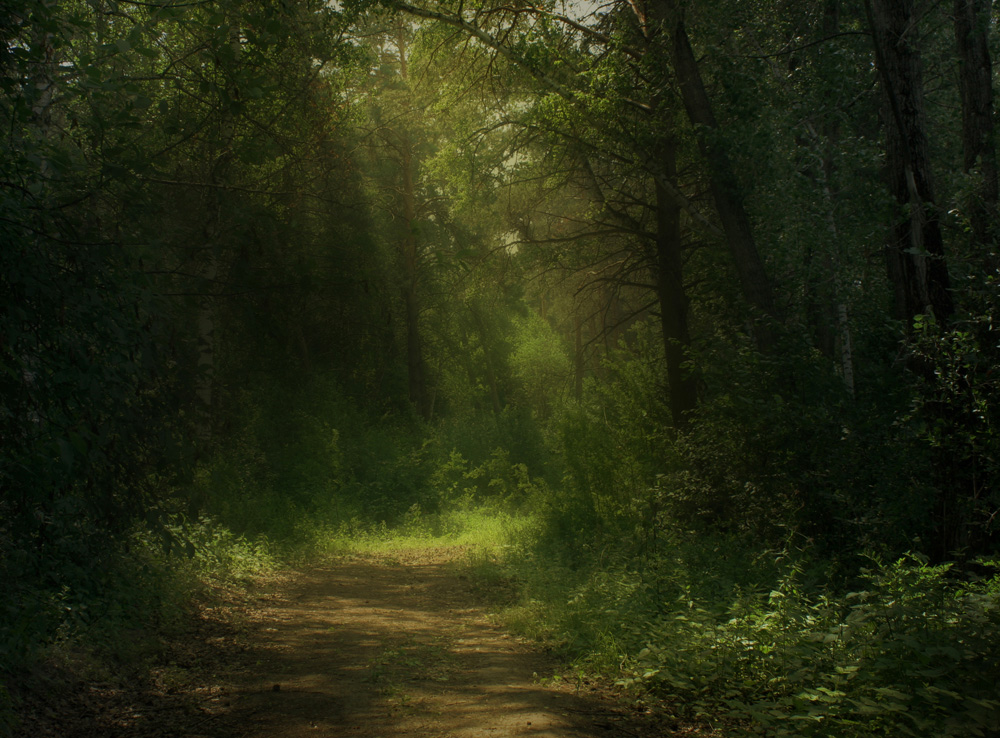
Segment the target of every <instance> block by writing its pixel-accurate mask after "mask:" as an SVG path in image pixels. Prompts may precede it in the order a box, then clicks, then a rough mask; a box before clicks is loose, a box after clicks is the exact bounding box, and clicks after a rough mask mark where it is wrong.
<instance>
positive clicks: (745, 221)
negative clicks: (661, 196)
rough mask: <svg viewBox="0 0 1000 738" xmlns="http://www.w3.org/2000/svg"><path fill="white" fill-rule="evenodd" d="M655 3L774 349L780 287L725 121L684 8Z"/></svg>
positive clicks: (764, 344) (736, 257)
mask: <svg viewBox="0 0 1000 738" xmlns="http://www.w3.org/2000/svg"><path fill="white" fill-rule="evenodd" d="M653 7H654V9H655V11H656V14H657V15H658V16H659V18H658V20H660V21H661V22H664V23H665V24H666V25H668V27H669V28H670V29H671V30H672V32H673V44H672V47H671V59H672V62H673V66H674V73H675V74H676V75H677V82H678V84H679V86H680V91H681V98H682V99H683V101H684V108H685V110H686V111H687V115H688V119H689V120H690V121H691V125H692V126H694V128H695V131H696V134H697V137H698V147H699V149H700V150H701V153H702V156H703V157H704V158H705V160H706V162H707V163H708V167H709V177H710V183H709V184H710V188H711V191H712V198H713V200H714V201H715V207H716V210H717V211H718V213H719V221H720V222H721V223H722V229H723V231H724V232H725V234H726V241H727V242H728V245H729V250H730V253H731V254H732V257H733V261H734V262H735V265H736V271H737V274H738V275H739V280H740V286H741V288H742V291H743V295H744V297H745V298H746V300H747V302H748V303H749V304H750V307H751V308H752V309H753V310H754V311H755V312H756V313H757V314H756V315H754V316H753V317H754V321H755V325H754V333H755V335H756V338H757V342H758V345H759V347H760V348H761V349H762V350H765V351H767V350H771V349H772V348H773V347H774V332H773V330H772V328H771V326H769V325H767V324H766V323H763V322H759V321H760V319H762V318H763V319H777V318H778V310H777V307H776V303H775V299H774V290H773V287H772V285H771V282H770V280H769V279H768V277H767V272H766V271H765V269H764V262H763V260H762V259H761V257H760V253H759V252H758V251H757V244H756V242H755V241H754V237H753V230H752V228H751V226H750V217H749V216H748V215H747V212H746V208H745V206H744V204H743V194H742V192H741V191H740V186H739V183H738V182H737V179H736V173H735V171H734V169H733V164H732V161H731V160H730V158H729V154H728V153H727V152H726V150H725V146H724V145H722V144H721V143H720V142H719V141H718V140H717V137H716V136H715V134H714V132H715V131H717V130H718V128H719V125H718V122H717V121H716V118H715V113H714V111H713V110H712V104H711V101H710V100H709V98H708V93H707V92H706V90H705V83H704V81H703V80H702V77H701V72H700V70H699V69H698V62H697V59H695V56H694V51H693V50H692V48H691V41H690V39H689V38H688V34H687V29H686V27H685V25H684V17H683V13H682V12H681V11H680V10H679V9H678V8H677V4H676V0H658V1H657V2H656V3H655V4H654V6H653Z"/></svg>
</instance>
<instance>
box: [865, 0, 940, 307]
mask: <svg viewBox="0 0 1000 738" xmlns="http://www.w3.org/2000/svg"><path fill="white" fill-rule="evenodd" d="M866 9H867V11H868V22H869V25H870V26H871V32H872V39H873V41H874V44H875V60H876V63H877V64H878V69H879V75H880V79H881V82H882V90H883V94H884V97H885V107H886V109H887V116H886V117H887V122H886V153H887V157H886V158H887V165H888V176H889V188H890V191H891V192H892V194H893V196H894V197H895V200H896V203H897V205H898V209H899V212H900V215H899V216H898V217H897V219H896V222H895V223H894V225H893V229H892V234H891V235H890V238H889V243H888V248H887V250H886V251H887V259H888V272H889V279H890V281H891V283H892V285H893V289H894V292H895V312H896V316H897V317H898V318H900V319H902V320H905V321H906V322H907V324H908V325H912V323H913V319H914V318H915V317H916V316H918V315H924V314H928V313H930V314H933V315H934V317H935V318H936V319H937V320H938V322H940V323H941V324H947V323H948V321H949V320H950V319H951V316H952V313H953V312H954V304H953V302H952V297H951V292H950V291H949V280H948V269H947V264H946V262H945V258H944V241H943V239H942V237H941V226H940V223H939V221H938V209H937V206H936V204H935V200H934V187H933V178H932V176H931V167H930V154H929V152H928V145H927V116H926V113H925V110H924V91H923V75H922V70H921V64H920V57H919V55H918V53H917V50H916V49H915V48H914V46H913V44H914V42H915V41H916V38H917V31H916V18H915V17H914V16H913V5H912V2H911V0H866Z"/></svg>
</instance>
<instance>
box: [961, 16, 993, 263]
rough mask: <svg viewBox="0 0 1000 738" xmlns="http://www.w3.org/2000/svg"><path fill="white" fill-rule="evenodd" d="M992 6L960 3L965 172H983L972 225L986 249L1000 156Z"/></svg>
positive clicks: (970, 215) (978, 239)
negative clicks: (991, 39)
mask: <svg viewBox="0 0 1000 738" xmlns="http://www.w3.org/2000/svg"><path fill="white" fill-rule="evenodd" d="M988 27H989V4H988V3H986V2H984V1H983V0H955V41H956V47H957V50H958V86H959V91H960V92H961V95H962V148H963V152H964V162H963V168H964V170H965V172H966V173H969V172H972V171H973V170H975V169H976V167H978V168H979V181H978V183H977V187H976V197H975V199H974V201H973V202H972V203H971V204H970V206H969V223H970V225H971V226H972V235H973V238H974V239H975V242H976V244H978V245H986V244H988V243H989V242H990V241H991V240H992V239H991V235H992V234H993V232H995V230H996V228H995V226H994V225H993V221H994V218H995V215H996V206H997V155H996V142H995V140H994V135H993V85H992V79H993V65H992V61H991V60H990V50H989V46H988V44H987V38H986V29H987V28H988Z"/></svg>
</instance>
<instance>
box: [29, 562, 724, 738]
mask: <svg viewBox="0 0 1000 738" xmlns="http://www.w3.org/2000/svg"><path fill="white" fill-rule="evenodd" d="M455 556H456V551H455V550H454V549H441V550H434V551H426V550H423V551H414V552H409V553H406V552H404V553H399V554H395V555H394V556H393V557H386V556H381V557H365V558H360V557H354V558H347V559H341V560H338V561H336V562H334V563H330V564H326V565H322V566H313V567H310V568H306V569H304V570H302V571H298V572H288V573H286V574H284V575H281V576H280V577H278V578H277V579H275V580H274V581H272V582H270V583H266V584H265V583H259V586H258V587H256V588H255V587H249V588H246V589H244V588H238V589H225V590H223V589H220V590H219V592H218V596H217V597H215V598H214V599H212V600H211V601H210V602H206V603H205V604H204V605H203V606H202V607H201V609H200V611H199V615H198V617H197V618H194V619H192V620H191V621H190V623H189V625H188V626H187V628H186V629H185V630H183V631H181V632H179V633H176V634H175V635H173V636H172V637H170V638H169V639H167V640H166V641H163V642H162V643H161V645H159V646H158V647H155V648H153V649H152V650H148V649H147V650H144V648H143V643H144V641H142V640H141V639H139V640H137V641H136V642H135V644H134V646H132V647H130V646H131V644H129V643H128V642H127V639H128V638H129V635H128V634H124V635H123V638H125V639H126V642H123V644H122V646H123V653H124V657H125V659H126V660H125V661H123V664H122V666H123V669H125V670H124V671H122V672H121V673H120V674H90V675H88V674H82V673H81V670H80V669H76V670H72V669H71V670H69V673H68V676H67V674H66V673H65V672H66V670H65V669H60V668H56V667H52V669H51V670H53V673H52V674H49V673H47V671H46V670H45V669H43V670H42V671H41V673H40V674H37V675H36V676H35V677H33V683H34V686H33V687H30V688H29V687H26V688H25V689H24V690H22V692H21V693H19V695H18V699H19V702H20V704H21V708H22V709H21V713H22V715H23V716H24V718H23V722H22V725H21V726H20V729H18V730H15V736H17V737H18V738H55V737H58V738H305V737H306V736H308V737H309V738H324V737H330V738H332V737H333V736H337V737H356V738H436V737H439V736H440V737H445V736H447V737H448V738H508V737H510V738H513V737H516V736H533V737H536V738H592V737H594V736H599V737H601V738H652V736H679V735H688V736H690V735H699V736H707V735H708V733H707V732H699V731H697V730H694V729H693V728H690V727H685V726H679V725H677V724H676V723H674V722H673V721H672V720H670V719H667V718H664V717H662V716H660V717H658V716H655V715H652V714H648V713H644V712H643V711H639V710H635V709H633V708H630V707H628V706H626V705H625V704H623V703H622V702H621V701H618V700H616V699H615V698H614V697H613V696H611V695H609V694H608V693H607V691H606V690H601V689H598V688H596V686H595V685H593V684H588V683H586V682H583V681H581V682H579V683H575V682H574V683H569V682H567V681H566V680H557V679H556V680H554V679H551V678H550V677H551V675H552V674H553V671H554V670H555V668H556V666H557V664H556V663H555V662H554V661H553V660H552V659H551V658H550V657H548V656H547V655H546V654H545V653H544V652H543V651H541V650H540V649H539V648H538V647H537V646H535V645H534V644H528V643H525V642H523V641H521V640H519V639H518V638H516V637H514V636H512V635H510V634H509V633H506V632H504V630H503V629H501V628H499V627H498V626H496V625H495V624H493V623H491V621H490V619H489V618H488V617H487V614H486V612H485V610H484V609H483V607H482V605H481V604H479V603H480V602H481V597H477V596H476V594H475V592H473V590H472V586H471V582H470V580H469V579H468V578H466V577H464V576H463V575H462V574H460V573H459V570H457V569H456V568H455V567H454V566H453V565H452V564H451V560H452V559H454V557H455ZM136 664H138V666H137V665H136ZM142 664H148V667H143V666H142Z"/></svg>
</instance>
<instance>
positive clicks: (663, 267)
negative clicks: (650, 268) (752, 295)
mask: <svg viewBox="0 0 1000 738" xmlns="http://www.w3.org/2000/svg"><path fill="white" fill-rule="evenodd" d="M662 161H663V163H664V173H665V175H666V176H667V177H668V178H670V179H672V180H676V178H677V162H676V152H675V147H674V144H673V142H669V143H668V144H667V145H666V146H665V147H664V156H663V157H662ZM656 216H657V224H656V225H657V228H656V292H657V297H658V298H659V301H660V325H661V329H662V333H663V347H664V351H665V353H666V359H667V384H668V392H669V397H670V414H671V417H672V419H673V424H674V427H675V428H683V427H685V425H687V421H688V415H689V413H690V412H691V411H692V410H694V409H695V406H696V404H697V401H698V393H697V387H696V385H695V381H694V377H693V376H692V374H691V372H690V370H689V369H688V368H685V366H684V365H685V363H686V362H687V361H688V360H689V359H690V347H691V334H690V333H689V331H688V298H687V294H686V292H685V291H684V280H683V263H682V261H681V209H680V206H679V205H677V204H676V200H675V199H674V198H672V197H670V195H669V193H667V192H666V191H665V190H664V188H663V187H662V186H661V185H659V184H657V185H656Z"/></svg>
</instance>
